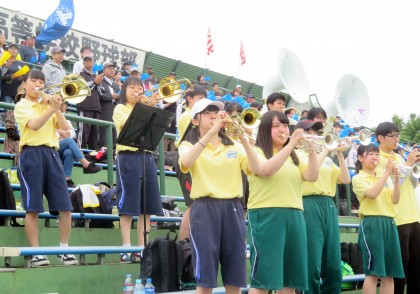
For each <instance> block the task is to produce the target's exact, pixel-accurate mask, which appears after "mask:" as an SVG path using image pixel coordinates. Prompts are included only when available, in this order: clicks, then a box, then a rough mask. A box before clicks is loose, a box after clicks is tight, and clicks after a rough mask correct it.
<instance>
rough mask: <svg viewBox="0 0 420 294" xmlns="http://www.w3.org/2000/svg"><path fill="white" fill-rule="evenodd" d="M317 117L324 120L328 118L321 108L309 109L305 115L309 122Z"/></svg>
mask: <svg viewBox="0 0 420 294" xmlns="http://www.w3.org/2000/svg"><path fill="white" fill-rule="evenodd" d="M318 115H322V116H323V117H324V118H325V119H327V118H328V116H327V113H326V112H325V110H324V108H321V107H312V108H311V109H309V111H308V114H307V115H306V118H307V119H309V120H313V119H314V118H316V117H317V116H318Z"/></svg>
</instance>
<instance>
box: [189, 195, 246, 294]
mask: <svg viewBox="0 0 420 294" xmlns="http://www.w3.org/2000/svg"><path fill="white" fill-rule="evenodd" d="M190 239H191V245H192V248H191V249H192V250H191V255H192V263H193V268H194V274H195V278H196V280H197V285H198V286H200V287H204V288H216V287H217V272H218V269H219V263H220V265H221V273H222V279H223V284H224V285H231V286H236V287H246V227H245V217H244V211H243V208H242V205H241V202H240V201H239V199H238V198H234V199H215V198H210V197H204V198H198V199H196V200H194V202H193V204H192V208H191V215H190Z"/></svg>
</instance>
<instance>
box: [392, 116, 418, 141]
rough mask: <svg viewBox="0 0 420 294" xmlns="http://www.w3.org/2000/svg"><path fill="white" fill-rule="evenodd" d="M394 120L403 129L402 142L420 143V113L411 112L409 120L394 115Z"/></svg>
mask: <svg viewBox="0 0 420 294" xmlns="http://www.w3.org/2000/svg"><path fill="white" fill-rule="evenodd" d="M392 122H393V123H394V124H396V125H397V126H398V128H399V129H400V130H401V142H404V143H405V142H408V143H410V145H411V144H412V143H420V115H416V114H415V113H411V114H410V115H409V117H408V120H407V122H405V121H404V119H403V118H402V117H399V116H398V115H394V116H393V117H392Z"/></svg>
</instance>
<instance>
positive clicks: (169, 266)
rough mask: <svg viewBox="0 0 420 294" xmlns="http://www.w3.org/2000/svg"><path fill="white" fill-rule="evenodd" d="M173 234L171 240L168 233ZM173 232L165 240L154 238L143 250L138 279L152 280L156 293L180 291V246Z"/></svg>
mask: <svg viewBox="0 0 420 294" xmlns="http://www.w3.org/2000/svg"><path fill="white" fill-rule="evenodd" d="M171 232H172V233H173V234H175V237H174V238H173V239H171V238H170V233H171ZM177 238H178V236H177V234H176V232H175V231H174V230H170V231H169V232H168V233H167V234H166V238H156V239H155V240H153V241H151V242H149V243H148V244H147V245H146V247H145V248H144V250H143V252H142V253H143V254H142V258H141V260H140V276H139V279H142V281H146V278H152V283H153V285H154V286H155V292H156V293H162V292H174V291H179V290H181V272H182V258H183V257H182V245H181V243H180V242H177V241H176V239H177Z"/></svg>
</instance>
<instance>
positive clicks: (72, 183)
mask: <svg viewBox="0 0 420 294" xmlns="http://www.w3.org/2000/svg"><path fill="white" fill-rule="evenodd" d="M66 181H67V187H69V188H76V185H75V184H74V182H73V181H72V180H71V179H68V180H66Z"/></svg>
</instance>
